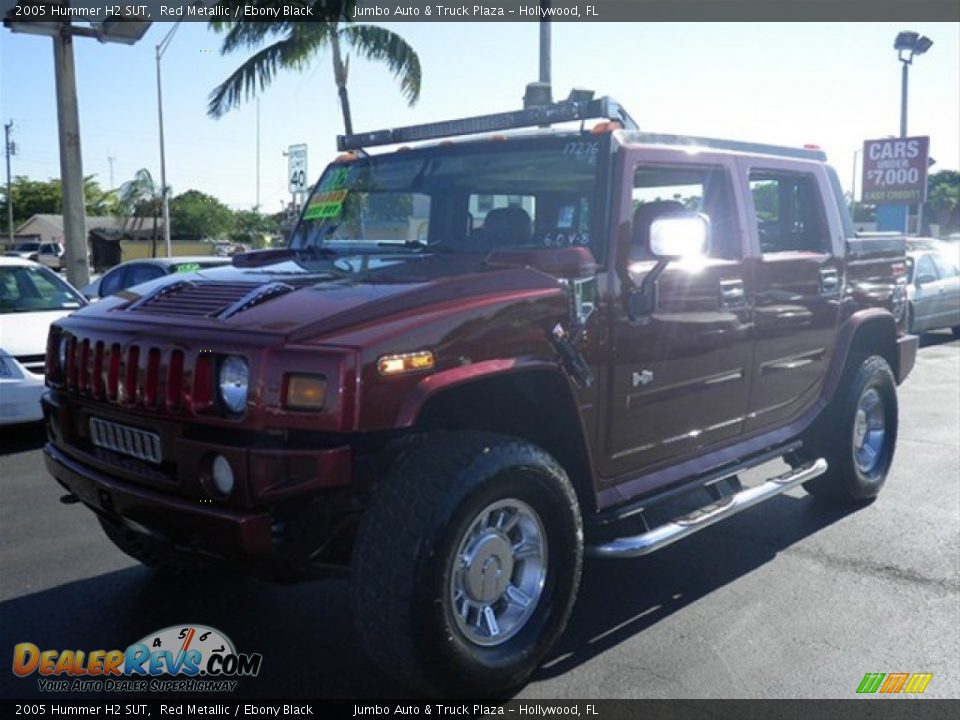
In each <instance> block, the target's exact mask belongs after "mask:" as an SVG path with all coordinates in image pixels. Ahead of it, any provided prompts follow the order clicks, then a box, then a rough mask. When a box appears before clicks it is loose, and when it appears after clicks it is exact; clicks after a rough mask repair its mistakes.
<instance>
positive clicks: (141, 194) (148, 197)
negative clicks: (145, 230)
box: [119, 168, 163, 257]
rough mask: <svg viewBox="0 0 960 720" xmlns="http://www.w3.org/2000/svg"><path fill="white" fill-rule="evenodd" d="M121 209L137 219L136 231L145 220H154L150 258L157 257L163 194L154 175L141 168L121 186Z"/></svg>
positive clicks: (135, 223) (125, 213)
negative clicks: (146, 218) (159, 217)
mask: <svg viewBox="0 0 960 720" xmlns="http://www.w3.org/2000/svg"><path fill="white" fill-rule="evenodd" d="M119 199H120V207H121V209H122V212H123V214H124V215H125V216H126V217H132V218H136V219H137V220H136V221H135V222H134V230H135V231H137V230H139V229H140V228H141V227H143V219H144V217H147V214H148V213H149V216H150V217H152V218H153V235H152V236H151V241H150V257H156V256H157V214H158V213H159V212H160V210H161V207H162V204H163V193H162V190H161V188H160V186H159V185H158V184H157V183H156V182H154V180H153V175H151V174H150V171H149V170H147V169H146V168H141V169H140V170H137V172H136V173H135V174H134V176H133V180H128V181H127V182H125V183H124V184H123V185H121V186H120V192H119Z"/></svg>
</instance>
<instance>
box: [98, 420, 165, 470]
mask: <svg viewBox="0 0 960 720" xmlns="http://www.w3.org/2000/svg"><path fill="white" fill-rule="evenodd" d="M90 440H91V441H92V442H93V444H94V445H96V446H97V447H101V448H105V449H106V450H113V451H114V452H118V453H121V454H123V455H129V456H130V457H135V458H137V459H139V460H146V461H147V462H152V463H155V464H157V465H159V464H160V463H161V462H163V451H162V449H161V446H160V436H159V435H157V434H156V433H152V432H147V431H146V430H137V429H136V428H132V427H127V426H126V425H120V424H118V423H114V422H109V421H108V420H101V419H100V418H90Z"/></svg>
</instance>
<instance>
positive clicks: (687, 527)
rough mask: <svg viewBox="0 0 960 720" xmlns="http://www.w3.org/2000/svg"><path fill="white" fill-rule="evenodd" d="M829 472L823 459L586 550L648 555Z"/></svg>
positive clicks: (607, 555)
mask: <svg viewBox="0 0 960 720" xmlns="http://www.w3.org/2000/svg"><path fill="white" fill-rule="evenodd" d="M826 471H827V461H826V460H824V459H823V458H820V459H818V460H815V461H813V462H812V463H809V464H807V465H803V466H801V467H798V468H794V469H793V470H790V471H789V472H786V473H784V474H783V475H778V476H777V477H774V478H770V479H769V480H767V481H766V482H765V483H763V484H762V485H757V486H756V487H750V488H744V489H743V490H741V491H740V492H738V493H736V494H734V495H730V496H729V497H726V498H724V499H722V500H719V501H718V502H716V503H713V504H711V505H706V506H705V507H702V508H700V509H699V510H695V511H694V512H692V513H690V514H688V515H684V516H682V517H679V518H677V519H676V520H673V521H671V522H668V523H666V524H664V525H660V526H659V527H655V528H653V529H652V530H648V531H647V532H645V533H642V534H640V535H634V536H633V537H624V538H617V539H616V540H613V541H611V542H607V543H603V544H601V545H593V546H590V547H588V548H586V551H587V554H588V555H591V556H593V557H603V558H632V557H639V556H640V555H649V554H650V553H652V552H654V551H655V550H659V549H660V548H662V547H666V546H667V545H670V544H671V543H675V542H676V541H677V540H682V539H683V538H685V537H687V536H688V535H693V533H695V532H697V531H698V530H703V529H704V528H706V527H710V526H711V525H713V524H714V523H716V522H719V521H721V520H724V519H726V518H728V517H730V516H731V515H736V514H737V513H738V512H740V511H742V510H746V509H747V508H750V507H753V506H754V505H757V504H758V503H762V502H763V501H764V500H769V499H770V498H772V497H773V496H775V495H779V494H780V493H783V492H786V491H787V490H789V489H790V488H792V487H796V486H797V485H799V484H801V483H805V482H807V480H812V479H813V478H815V477H818V476H819V475H823V473H825V472H826Z"/></svg>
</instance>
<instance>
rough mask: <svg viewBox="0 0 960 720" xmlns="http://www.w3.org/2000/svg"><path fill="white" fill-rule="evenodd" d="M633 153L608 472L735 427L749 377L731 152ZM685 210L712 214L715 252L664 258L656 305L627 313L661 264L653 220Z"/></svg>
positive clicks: (746, 303) (745, 286)
mask: <svg viewBox="0 0 960 720" xmlns="http://www.w3.org/2000/svg"><path fill="white" fill-rule="evenodd" d="M679 158H683V159H682V160H681V159H679ZM626 161H627V167H626V168H625V170H624V177H625V178H627V182H628V183H629V184H630V185H632V186H631V187H628V188H626V190H625V192H624V197H623V200H622V202H623V206H624V208H623V210H622V211H621V215H622V216H623V218H622V219H623V220H624V222H628V223H629V227H630V230H629V232H628V233H624V235H625V236H628V237H621V238H619V241H620V242H621V243H629V248H627V251H626V252H624V250H623V249H621V251H620V252H619V253H617V258H618V259H617V262H618V263H619V264H620V265H621V267H619V268H618V272H617V273H616V275H618V276H619V278H620V285H621V290H620V292H618V293H615V294H614V297H615V298H617V301H616V302H614V303H613V315H612V322H613V362H612V366H611V369H610V377H609V398H610V402H609V411H608V418H607V423H606V433H605V438H606V442H605V450H606V452H605V457H604V460H605V468H604V472H603V474H604V475H605V476H606V477H610V478H611V479H610V482H616V481H617V480H622V479H626V477H623V476H630V475H636V474H638V473H641V472H643V471H646V470H648V469H653V467H654V466H656V465H658V464H660V463H665V462H675V461H677V460H678V459H681V458H684V457H687V456H691V455H693V454H695V453H698V452H699V451H700V449H701V448H703V447H704V446H707V445H710V444H712V443H716V442H719V441H723V440H726V439H729V438H731V437H734V436H736V435H738V434H739V433H740V432H741V431H742V427H743V419H744V415H745V413H746V404H747V398H748V387H749V361H750V327H749V322H750V295H751V289H750V287H749V283H748V282H747V280H746V278H745V277H744V274H743V271H742V270H743V261H742V258H743V246H742V241H741V238H742V237H743V235H744V234H743V232H742V229H741V227H740V222H739V220H738V216H737V213H736V207H737V205H736V201H735V193H736V189H735V184H734V182H733V180H732V176H733V173H734V172H735V165H734V163H733V162H732V161H731V160H729V159H727V158H725V157H723V156H715V155H711V154H709V153H705V154H703V155H699V156H697V157H696V158H690V157H689V156H682V155H680V154H679V153H676V152H674V151H656V150H644V151H639V152H637V153H634V154H633V155H632V156H631V155H629V154H628V156H627V159H626ZM627 193H629V194H627ZM678 210H695V211H698V212H702V213H704V214H706V215H708V216H709V217H710V220H711V224H712V240H711V245H710V249H709V254H708V257H706V258H702V259H700V260H699V261H692V260H684V261H674V262H671V263H670V264H669V265H667V267H666V269H665V270H664V271H663V273H662V275H660V277H659V280H658V281H657V284H656V299H655V303H654V304H653V306H652V307H651V308H650V310H649V312H647V313H644V314H642V315H641V316H636V315H635V314H633V315H631V313H630V312H629V310H628V303H627V295H628V293H629V292H630V291H631V287H632V288H634V289H635V288H637V287H639V286H640V284H641V282H642V281H643V279H644V277H645V276H646V275H647V274H648V273H650V272H651V271H652V270H653V268H654V267H655V265H656V260H655V259H653V258H652V257H651V256H650V255H649V252H648V250H647V247H648V235H649V227H650V223H651V222H652V221H653V220H654V219H655V218H656V217H658V216H661V215H662V214H669V213H671V212H676V211H678ZM634 291H635V290H634ZM611 476H613V477H611ZM616 476H621V477H619V478H617V477H616Z"/></svg>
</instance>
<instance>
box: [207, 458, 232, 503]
mask: <svg viewBox="0 0 960 720" xmlns="http://www.w3.org/2000/svg"><path fill="white" fill-rule="evenodd" d="M210 475H211V476H212V477H213V486H214V487H215V488H216V489H217V492H218V493H220V494H221V495H223V496H224V497H226V496H227V495H229V494H230V493H232V492H233V485H234V482H233V468H231V467H230V462H229V461H228V460H227V459H226V458H225V457H224V456H223V455H217V456H216V457H215V458H214V459H213V465H212V466H211V467H210Z"/></svg>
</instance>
